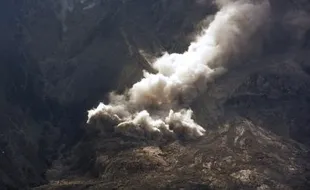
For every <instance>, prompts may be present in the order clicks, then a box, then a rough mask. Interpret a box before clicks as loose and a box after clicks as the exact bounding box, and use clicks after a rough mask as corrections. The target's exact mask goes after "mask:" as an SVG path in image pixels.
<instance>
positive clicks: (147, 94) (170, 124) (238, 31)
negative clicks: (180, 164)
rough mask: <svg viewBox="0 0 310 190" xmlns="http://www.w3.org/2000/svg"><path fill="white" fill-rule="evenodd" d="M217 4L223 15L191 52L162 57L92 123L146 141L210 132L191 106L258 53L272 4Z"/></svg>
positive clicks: (96, 112)
mask: <svg viewBox="0 0 310 190" xmlns="http://www.w3.org/2000/svg"><path fill="white" fill-rule="evenodd" d="M216 3H217V4H218V5H219V7H220V11H219V12H218V13H217V14H216V15H215V17H214V20H213V22H211V23H210V25H209V26H208V27H207V28H206V29H204V30H203V32H202V34H201V35H200V36H199V37H198V38H197V40H196V41H195V42H193V43H192V44H191V45H190V46H189V48H188V50H187V51H186V52H184V53H183V54H176V53H174V54H167V53H166V54H165V55H163V56H162V57H161V58H159V59H157V61H155V62H154V63H153V67H154V68H155V69H157V70H158V73H157V74H151V73H148V72H146V71H144V78H143V79H142V80H141V81H139V82H137V83H136V84H134V85H133V86H132V88H131V89H129V90H128V91H127V92H126V93H124V94H123V95H117V94H115V93H111V94H110V103H109V104H108V105H106V104H104V103H100V104H99V106H98V107H97V108H95V109H92V110H90V111H89V112H88V123H91V122H96V123H97V124H98V123H99V125H100V123H101V121H109V122H110V123H112V124H114V125H115V126H114V129H115V130H116V131H119V132H122V133H125V134H128V135H137V136H144V137H145V136H146V137H157V138H170V137H174V138H175V137H178V136H180V135H181V136H183V137H186V138H197V137H199V136H202V135H204V133H205V132H206V131H205V129H204V128H203V127H202V126H200V125H198V124H197V123H196V122H195V121H194V120H193V119H192V115H193V112H192V110H191V109H188V108H187V107H185V106H186V105H188V104H189V103H190V101H191V100H192V99H193V98H195V97H196V96H197V95H198V94H199V93H201V92H202V91H204V90H205V89H206V88H207V82H208V81H210V80H212V78H213V77H214V76H215V75H217V74H219V73H221V72H222V71H223V70H225V68H227V65H229V63H232V62H233V60H234V59H236V58H238V57H242V56H244V55H246V54H247V53H249V51H251V49H253V42H256V41H257V39H259V38H261V36H262V34H261V31H262V28H265V24H266V21H267V20H268V18H269V2H268V1H267V0H262V1H259V2H254V1H242V0H239V1H232V0H231V1H229V0H218V1H217V2H216ZM101 125H102V126H101V127H107V125H103V124H102V123H101Z"/></svg>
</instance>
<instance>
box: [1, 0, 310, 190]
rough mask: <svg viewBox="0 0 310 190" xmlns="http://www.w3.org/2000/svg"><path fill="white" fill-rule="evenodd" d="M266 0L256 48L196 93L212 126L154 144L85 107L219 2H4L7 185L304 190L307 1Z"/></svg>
mask: <svg viewBox="0 0 310 190" xmlns="http://www.w3.org/2000/svg"><path fill="white" fill-rule="evenodd" d="M270 4H271V18H270V23H271V24H270V28H268V33H267V34H268V35H267V36H266V39H265V40H264V41H263V44H262V47H263V48H262V50H261V51H260V52H259V54H257V55H255V56H254V55H253V56H252V57H250V58H248V59H246V60H242V61H243V62H244V63H242V64H239V66H236V67H233V68H231V69H230V70H229V72H227V73H225V74H223V75H221V76H219V77H217V78H216V79H215V80H214V81H212V82H211V83H210V84H208V85H209V87H208V88H207V90H206V91H205V92H204V93H203V94H200V95H199V97H197V98H196V99H195V100H194V101H193V102H192V104H191V105H190V106H191V108H192V109H193V111H194V113H195V118H196V119H197V121H198V123H199V124H200V125H202V126H203V127H205V129H206V131H207V132H206V135H205V136H203V137H201V138H198V139H196V140H191V141H187V140H184V139H178V140H167V141H162V142H157V141H154V140H150V139H147V138H137V137H132V136H125V135H123V134H120V133H117V132H113V131H108V132H107V131H104V130H103V129H101V128H97V127H95V126H93V125H87V124H86V120H87V118H86V116H87V110H89V109H90V108H92V107H94V106H96V105H97V103H98V102H99V101H102V100H106V98H107V94H108V92H110V91H111V90H116V91H118V92H122V91H124V90H125V89H126V88H128V87H130V86H131V85H132V84H133V83H135V82H136V81H138V80H139V79H140V78H141V76H142V70H148V71H150V72H156V71H154V70H153V68H152V67H151V66H150V62H152V60H153V59H154V58H156V57H158V56H160V54H161V53H162V52H163V51H168V52H181V53H182V52H183V51H185V50H186V49H187V46H188V45H189V44H190V42H191V41H192V40H193V39H194V38H195V36H196V34H197V32H199V31H200V29H201V28H202V27H205V26H207V25H208V24H209V22H210V20H212V15H214V14H215V13H216V11H217V10H218V8H217V6H216V5H215V4H214V3H213V1H208V0H196V1H193V0H161V1H159V0H149V1H143V0H63V1H61V0H57V1H55V0H41V1H35V0H34V1H26V0H23V1H9V0H4V1H1V2H0V10H1V11H0V14H1V17H0V26H1V29H2V30H1V31H0V42H1V43H0V61H1V63H0V136H1V138H0V189H30V188H34V189H60V190H61V189H145V188H149V189H259V190H267V189H281V190H282V189H301V190H303V189H309V188H310V165H309V162H308V160H309V158H310V154H309V145H310V138H309V136H310V125H309V122H310V121H309V118H308V116H309V113H310V95H309V94H310V93H309V92H310V63H309V61H310V57H309V50H310V49H309V48H310V19H309V18H310V15H309V14H310V4H309V2H308V1H305V0H270ZM249 43H251V42H249Z"/></svg>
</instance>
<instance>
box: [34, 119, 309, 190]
mask: <svg viewBox="0 0 310 190" xmlns="http://www.w3.org/2000/svg"><path fill="white" fill-rule="evenodd" d="M85 146H86V147H85ZM87 147H88V148H87ZM90 147H91V149H92V151H91V152H92V153H91V154H92V155H88V156H90V157H88V159H85V158H86V157H87V156H86V155H87V152H84V153H80V154H81V155H79V154H75V155H74V157H73V158H72V160H70V162H71V163H74V161H76V163H74V164H77V163H80V164H81V163H83V165H84V166H85V165H87V166H88V168H87V171H88V172H90V171H91V174H92V175H94V174H96V175H97V178H96V179H95V180H94V178H89V177H85V178H73V179H70V178H69V179H67V180H62V181H59V182H57V183H52V184H50V185H48V186H43V187H41V188H38V189H74V188H77V189H144V188H151V189H180V188H181V189H279V190H280V189H281V190H282V189H307V188H308V187H309V185H310V184H309V177H310V173H309V169H310V165H309V163H308V162H307V157H309V149H307V148H306V147H304V146H303V145H300V144H298V143H296V142H294V141H292V140H287V139H284V138H281V137H278V136H276V135H275V134H273V133H271V132H268V131H267V130H265V129H263V128H261V127H259V126H255V125H253V124H252V123H251V122H249V121H247V120H245V119H242V118H240V119H234V121H230V122H228V123H225V124H223V125H222V126H220V127H219V129H218V130H217V131H213V132H209V133H208V134H207V136H206V137H202V138H201V139H198V140H197V141H195V142H171V143H164V144H161V145H159V146H158V144H157V143H155V142H149V141H141V140H137V139H130V138H128V137H127V138H126V137H124V136H123V137H122V136H118V135H117V134H113V135H112V136H111V134H110V135H108V136H105V135H97V136H95V135H93V136H92V139H90V140H88V141H84V145H83V146H80V148H81V149H83V150H87V149H89V148H90ZM82 157H84V159H83V162H79V161H77V160H79V159H80V158H82ZM74 164H73V165H74Z"/></svg>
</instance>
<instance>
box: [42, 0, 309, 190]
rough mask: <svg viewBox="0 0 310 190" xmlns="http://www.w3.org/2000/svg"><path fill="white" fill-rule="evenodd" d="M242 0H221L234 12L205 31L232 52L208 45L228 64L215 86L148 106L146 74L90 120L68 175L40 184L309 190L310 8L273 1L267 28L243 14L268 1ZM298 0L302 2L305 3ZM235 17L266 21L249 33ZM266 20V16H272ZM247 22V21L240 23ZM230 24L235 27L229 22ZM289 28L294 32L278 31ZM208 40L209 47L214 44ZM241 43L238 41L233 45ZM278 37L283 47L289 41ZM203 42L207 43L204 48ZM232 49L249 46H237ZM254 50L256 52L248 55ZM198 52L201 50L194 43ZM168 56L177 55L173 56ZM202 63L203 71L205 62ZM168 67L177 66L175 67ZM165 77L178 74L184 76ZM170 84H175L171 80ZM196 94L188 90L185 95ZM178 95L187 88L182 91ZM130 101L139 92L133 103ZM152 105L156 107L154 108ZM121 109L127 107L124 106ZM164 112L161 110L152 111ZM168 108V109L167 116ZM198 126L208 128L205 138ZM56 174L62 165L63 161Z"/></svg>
mask: <svg viewBox="0 0 310 190" xmlns="http://www.w3.org/2000/svg"><path fill="white" fill-rule="evenodd" d="M236 2H237V5H238V6H240V7H241V8H240V7H237V8H236V10H238V11H237V12H234V11H232V12H229V11H230V10H231V9H230V8H231V7H230V5H231V3H232V4H233V5H236V4H234V3H235V2H231V1H218V2H217V3H218V5H219V7H220V8H221V6H222V9H221V10H223V12H224V13H227V12H225V11H227V10H228V13H229V14H228V13H227V14H223V15H224V17H222V16H223V15H221V14H218V15H219V16H217V15H216V16H215V17H214V18H213V19H214V20H213V21H211V23H210V25H209V26H207V29H206V32H205V33H204V34H202V36H207V37H209V36H211V37H214V38H215V41H216V42H217V46H216V48H218V47H220V48H224V49H220V51H217V50H218V49H215V50H214V49H212V48H213V46H212V47H210V48H209V49H208V48H207V50H208V51H211V52H212V51H213V50H214V52H215V53H214V54H212V53H210V54H208V56H211V57H212V59H211V58H210V59H208V60H205V59H203V63H204V64H205V62H207V65H208V66H210V69H211V70H212V69H214V68H217V66H218V64H220V66H223V67H224V68H225V70H226V72H220V73H219V74H216V76H215V77H214V78H213V77H211V78H212V79H211V80H208V77H206V78H207V79H206V80H205V83H203V84H204V85H207V88H204V89H203V92H201V93H198V95H197V94H196V95H195V97H194V99H192V101H191V103H189V104H188V105H186V106H185V107H184V105H183V104H180V101H179V102H178V103H177V104H178V106H175V104H173V103H172V104H171V105H170V104H169V102H170V101H168V100H167V99H169V97H168V98H167V99H163V98H161V96H156V97H154V98H150V99H152V101H151V103H149V102H148V101H149V100H150V99H149V96H148V99H146V101H145V102H142V103H141V101H140V100H142V99H143V98H144V96H139V97H140V99H139V100H138V101H136V100H135V99H134V97H133V94H135V95H137V94H136V93H138V94H139V92H137V91H135V87H137V86H138V85H140V87H141V86H143V80H142V81H140V83H139V82H138V83H136V84H135V85H136V86H135V85H134V86H133V87H132V89H130V90H129V93H128V94H126V91H125V95H124V96H115V95H113V94H112V95H111V96H110V100H108V101H110V103H111V104H107V105H106V104H101V106H98V108H97V109H94V110H92V111H93V112H89V113H90V115H89V121H90V122H89V124H88V125H87V126H85V130H86V134H85V136H84V139H83V140H82V141H81V142H80V144H79V145H77V146H76V147H75V149H74V150H73V151H72V152H71V153H69V155H70V156H67V157H64V158H63V159H60V160H58V167H59V168H64V169H63V171H61V172H60V174H59V175H61V177H60V179H61V180H57V177H56V179H54V180H52V181H51V182H50V184H48V185H45V186H42V187H39V188H38V189H67V188H68V189H70V188H71V189H145V188H151V189H307V188H309V185H310V184H309V177H310V173H309V169H310V165H309V163H308V162H307V160H308V159H309V138H308V136H309V127H308V126H309V122H308V114H309V96H308V94H309V93H308V91H309V85H310V82H309V74H308V71H307V70H308V69H307V68H308V67H309V65H308V64H307V60H308V58H307V53H308V50H307V48H308V45H306V44H307V39H308V37H307V30H308V29H309V26H310V25H309V20H308V18H307V16H308V13H307V12H306V6H305V7H303V9H301V10H298V11H297V12H296V11H291V10H290V9H289V6H290V4H289V3H288V4H283V5H282V6H283V7H282V8H279V6H280V4H279V2H277V1H270V2H269V1H266V2H267V3H268V7H269V8H270V15H268V16H270V18H271V20H268V19H269V17H268V19H267V20H268V22H271V24H270V23H269V24H270V25H268V24H267V23H265V20H263V21H262V22H263V23H264V24H262V25H260V24H257V23H251V19H254V21H253V22H255V21H258V22H260V21H261V20H255V18H254V17H255V16H254V17H251V16H249V15H247V14H246V13H248V12H246V13H243V12H242V11H244V10H247V9H242V6H243V5H244V3H245V4H246V5H248V4H247V3H250V5H251V6H252V5H254V7H255V6H257V5H259V4H260V3H261V2H255V1H236ZM238 2H239V3H241V4H238ZM291 3H292V2H291ZM293 3H297V4H298V5H301V4H300V3H302V2H297V1H296V2H295V1H294V2H293ZM227 4H228V5H227ZM226 6H228V7H226ZM295 6H297V5H295ZM233 7H234V6H233ZM246 7H247V6H246ZM234 8H235V7H234ZM239 8H240V10H239ZM247 8H248V7H247ZM256 8H260V7H256ZM264 8H265V7H264ZM233 10H235V9H233ZM258 12H259V11H258ZM251 13H252V14H255V13H254V12H251ZM261 13H262V12H261ZM235 14H237V15H239V14H245V15H242V16H244V17H248V19H249V20H250V21H249V20H246V21H245V23H250V24H252V25H255V26H256V25H258V27H257V28H255V27H254V29H253V28H252V29H253V30H249V31H250V33H246V32H244V31H245V30H247V29H248V28H247V27H249V25H247V24H244V23H243V22H241V21H240V20H238V21H236V23H234V22H232V23H230V22H228V21H230V20H229V19H230V16H233V18H235V17H234V16H236V15H235ZM263 14H265V12H263ZM266 14H267V13H266ZM268 14H269V13H268ZM225 16H227V17H225ZM258 16H259V18H261V17H262V16H263V15H258ZM236 17H237V18H239V17H238V16H236ZM221 18H225V19H227V20H225V19H221ZM242 18H243V17H242ZM242 18H240V19H242ZM218 20H219V21H221V22H218ZM226 21H227V23H225V22H226ZM239 21H240V22H241V23H242V24H244V25H238V23H239ZM213 23H220V24H213ZM228 24H232V25H234V24H236V25H235V26H236V28H237V29H236V28H233V30H230V28H229V26H227V25H228ZM239 24H240V23H239ZM266 25H268V30H267V32H266V31H264V32H266V33H267V35H266V37H264V39H261V37H262V36H263V35H265V33H264V34H263V33H257V31H260V32H261V30H260V27H262V26H264V27H265V26H266ZM301 25H302V26H301ZM222 26H225V27H224V28H222ZM226 27H228V29H227V28H226ZM242 27H246V28H242ZM269 27H270V28H269ZM218 28H220V29H225V30H224V31H223V30H222V31H221V32H223V33H222V34H221V35H222V36H225V35H226V34H225V32H226V29H227V31H228V32H231V33H233V34H232V35H231V36H232V37H231V38H229V37H227V38H224V40H223V41H221V39H222V36H221V35H219V36H216V35H215V34H216V32H215V33H213V32H214V31H217V29H218ZM240 28H241V29H243V30H241V32H240V33H242V35H240V36H241V37H240V36H239V37H240V38H238V34H239V33H238V32H237V33H236V35H234V32H235V31H238V29H240ZM279 28H282V29H283V31H284V32H283V33H281V34H275V31H278V30H279ZM292 28H294V29H292ZM235 29H236V30H235ZM217 32H219V31H217ZM251 32H252V33H251ZM231 33H230V34H231ZM257 35H258V36H259V38H257ZM228 36H229V34H228ZM207 37H206V38H207ZM243 37H244V38H243ZM247 37H248V38H247ZM203 39H205V38H204V37H201V38H198V40H197V41H198V42H197V44H200V40H201V41H203ZM208 39H209V38H208ZM212 39H213V38H212ZM243 39H246V40H247V41H246V43H245V44H243V43H239V42H240V41H239V40H243ZM248 40H251V41H248ZM205 42H207V43H209V41H205ZM223 43H224V45H223ZM231 43H234V44H233V45H231ZM251 43H255V45H251ZM278 43H282V44H281V47H279V44H278ZM211 44H212V43H211ZM227 44H228V45H227ZM240 44H241V45H240ZM249 44H250V45H249ZM207 45H208V44H207ZM197 46H198V48H204V46H203V45H197ZM259 46H260V47H261V48H262V49H260V48H259ZM253 47H254V48H253ZM225 48H226V49H225ZM230 48H232V49H233V48H237V49H240V48H243V49H242V51H240V50H239V51H234V50H232V49H230ZM247 48H249V49H251V48H253V49H251V52H247V51H248V50H247ZM193 49H194V48H193ZM258 49H260V51H259V50H258ZM252 50H253V52H254V53H253V52H252ZM192 51H193V52H192ZM197 51H199V50H197ZM188 52H190V53H194V55H196V54H195V50H192V49H191V47H190V48H189V50H188ZM240 52H241V53H240ZM245 52H247V53H245ZM245 54H246V56H245ZM179 55H180V56H181V57H182V56H184V57H182V58H184V59H186V58H187V57H186V56H187V54H186V53H184V54H179ZM167 56H173V54H171V55H167ZM196 56H202V57H203V58H204V53H198V54H197V55H196ZM225 56H228V57H229V58H227V57H225ZM243 56H244V57H243ZM223 57H224V58H223ZM236 57H237V58H236ZM207 58H209V57H207ZM243 58H244V59H243ZM176 59H177V58H176ZM186 60H187V59H186ZM208 61H209V62H210V65H209V63H208ZM173 63H174V62H172V64H173ZM235 63H236V64H235ZM156 64H157V66H156ZM161 64H163V65H164V63H161V59H159V61H158V62H155V68H157V69H158V71H159V73H161V72H164V73H165V72H166V71H165V70H161V69H162V68H161V67H160V66H158V65H161ZM180 64H181V63H180ZM227 64H228V65H227ZM193 66H194V67H195V64H194V65H193ZM175 67H178V65H175ZM165 68H166V69H169V67H165ZM176 70H177V69H176ZM175 72H178V70H177V71H175ZM188 72H191V69H188ZM159 75H160V74H154V75H152V77H154V76H155V77H154V78H153V79H154V80H155V81H156V76H159ZM163 75H165V74H163ZM165 76H168V77H172V79H173V76H174V75H173V74H172V75H169V74H166V75H165ZM203 76H204V75H203ZM144 77H145V80H144V81H147V80H148V77H149V75H145V76H144ZM172 79H171V80H172ZM164 80H166V78H164ZM167 80H170V79H169V78H168V79H167ZM196 80H198V79H196ZM154 83H155V84H157V83H156V82H154ZM154 83H148V84H149V85H150V87H148V88H147V90H146V91H143V93H145V92H147V91H148V90H150V91H151V93H152V92H153V93H158V91H155V90H154V89H153V86H152V85H153V84H154ZM160 84H162V83H160ZM164 84H166V83H164ZM167 84H170V83H168V82H167ZM183 84H186V85H187V84H188V83H186V82H185V83H182V85H183ZM182 85H181V88H182V87H183V86H182ZM193 85H194V84H193ZM155 86H156V85H155ZM141 88H142V87H141ZM162 88H163V89H166V88H168V89H169V88H170V86H168V85H167V86H165V85H164V86H162ZM171 88H172V89H173V87H171ZM152 90H154V91H152ZM187 90H188V89H187V88H185V91H187ZM194 90H195V89H194ZM176 92H177V93H178V92H179V91H178V89H177V90H176ZM160 93H161V92H159V94H160ZM180 93H183V91H182V92H181V91H180ZM145 94H146V93H145ZM157 95H158V94H157ZM185 95H186V92H185ZM114 96H115V97H114ZM111 97H112V98H111ZM126 97H129V100H127V99H126ZM113 98H114V99H113ZM157 100H158V102H156V101H157ZM154 101H155V103H154ZM119 102H120V104H119ZM137 102H138V103H141V104H142V107H143V108H142V109H146V110H147V112H148V113H149V115H146V116H145V115H142V116H139V113H140V112H139V111H140V110H138V111H137V110H136V109H140V108H141V107H140V106H141V104H140V106H137V107H135V104H136V103H137ZM162 102H164V105H165V106H167V107H168V109H174V110H175V109H176V110H177V109H178V107H183V108H188V107H190V108H191V109H192V110H193V112H194V118H193V119H194V121H193V120H188V118H186V119H184V118H182V117H181V119H180V118H179V117H178V118H177V119H175V120H173V121H174V122H176V123H173V122H172V123H171V122H169V121H170V120H169V119H167V118H169V117H170V115H169V116H168V117H167V118H166V119H162V118H164V117H165V116H164V117H163V115H165V113H166V110H165V109H166V107H164V108H162V105H163V104H162ZM181 102H183V101H181ZM183 103H184V102H183ZM149 104H151V105H152V106H154V107H152V106H151V107H148V106H149ZM119 106H121V108H122V110H121V111H119V108H120V107H119ZM154 109H155V111H152V110H154ZM158 109H159V110H161V112H160V113H158ZM133 110H134V111H133ZM123 111H125V113H124V112H123ZM136 111H137V112H136ZM134 112H135V113H134ZM144 113H145V112H144ZM128 114H129V116H128ZM138 116H139V117H138ZM149 116H150V117H151V118H150V117H149ZM153 116H154V118H156V119H159V120H155V119H153ZM143 117H146V118H147V119H145V118H144V119H143ZM141 118H142V119H141ZM161 119H162V120H161ZM179 119H180V120H179ZM183 119H184V120H183ZM160 120H161V121H160ZM190 122H197V123H196V124H197V125H198V126H202V127H203V128H204V129H205V131H202V130H200V128H199V127H197V125H196V124H195V125H193V124H189V123H190ZM166 124H167V125H169V126H168V129H169V130H170V133H169V134H170V135H171V136H173V137H171V136H169V137H167V136H166V134H165V132H163V130H164V129H165V126H166ZM145 126H148V127H145ZM163 126H164V127H163ZM195 127H197V128H195ZM163 128H164V129H163ZM195 129H197V130H198V131H199V130H200V132H201V133H203V135H201V133H198V132H197V131H195ZM191 130H194V131H195V132H192V131H191ZM152 132H155V133H157V135H158V132H159V136H160V137H159V139H158V138H157V137H158V136H156V135H155V137H154V136H153V134H151V133H152ZM171 133H172V134H171ZM197 134H199V135H197ZM191 135H193V136H195V138H194V139H193V138H190V139H188V138H187V137H188V136H190V137H192V136H191ZM170 137H171V138H170ZM86 150H87V151H86ZM54 170H57V167H56V166H55V168H54ZM64 176H65V177H64Z"/></svg>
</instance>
